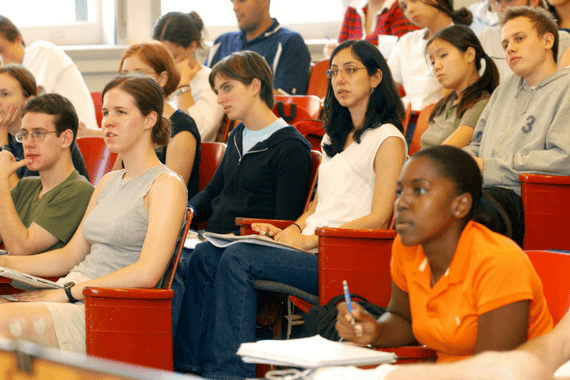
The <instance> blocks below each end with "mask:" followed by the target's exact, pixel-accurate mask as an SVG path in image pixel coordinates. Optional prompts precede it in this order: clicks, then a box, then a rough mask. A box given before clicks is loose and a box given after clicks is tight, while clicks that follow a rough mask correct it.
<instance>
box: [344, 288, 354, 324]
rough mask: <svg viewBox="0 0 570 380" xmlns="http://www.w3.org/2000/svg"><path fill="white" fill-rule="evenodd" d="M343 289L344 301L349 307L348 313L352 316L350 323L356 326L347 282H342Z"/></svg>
mask: <svg viewBox="0 0 570 380" xmlns="http://www.w3.org/2000/svg"><path fill="white" fill-rule="evenodd" d="M342 288H343V289H344V300H345V301H346V306H348V312H349V313H350V315H351V316H352V319H351V321H350V323H351V324H352V325H353V326H354V316H353V315H352V301H351V300H350V292H349V291H348V283H347V282H346V280H344V281H343V282H342Z"/></svg>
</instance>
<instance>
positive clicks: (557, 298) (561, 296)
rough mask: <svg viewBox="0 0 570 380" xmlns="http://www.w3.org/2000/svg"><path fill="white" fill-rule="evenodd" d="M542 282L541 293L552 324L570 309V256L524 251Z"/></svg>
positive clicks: (560, 253) (559, 253)
mask: <svg viewBox="0 0 570 380" xmlns="http://www.w3.org/2000/svg"><path fill="white" fill-rule="evenodd" d="M526 254H527V255H528V258H529V259H530V261H531V262H532V265H533V266H534V269H535V270H536V272H537V273H538V276H539V277H540V279H541V281H542V287H543V293H544V296H545V297H546V303H547V304H548V309H549V310H550V315H552V319H553V320H554V324H556V323H558V321H560V319H562V317H563V316H564V314H566V312H567V311H568V309H569V308H570V291H569V290H570V276H568V273H570V254H569V253H563V252H552V251H526Z"/></svg>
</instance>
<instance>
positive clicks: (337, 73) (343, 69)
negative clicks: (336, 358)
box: [174, 40, 406, 379]
mask: <svg viewBox="0 0 570 380" xmlns="http://www.w3.org/2000/svg"><path fill="white" fill-rule="evenodd" d="M216 67H218V66H216ZM212 73H216V68H214V71H213V72H212ZM214 75H215V74H214ZM328 76H329V78H331V80H330V82H329V85H328V90H327V95H326V97H325V110H326V113H327V115H326V120H327V122H326V124H325V125H326V127H325V130H326V132H327V134H326V135H325V138H324V140H323V149H324V152H325V155H324V157H323V162H322V163H321V165H320V167H319V186H318V193H317V195H316V197H315V200H314V201H313V202H312V203H311V206H310V207H309V209H308V210H307V211H306V212H305V213H304V214H303V215H302V216H301V217H300V218H298V219H297V220H296V222H295V223H294V224H292V225H291V226H290V227H287V228H286V229H284V230H280V229H278V228H276V227H274V226H272V225H269V224H254V225H253V226H252V227H253V229H254V230H256V231H258V232H260V233H264V234H268V235H270V236H273V237H274V239H275V240H276V241H279V242H283V243H288V244H290V245H293V246H295V247H298V248H301V249H304V250H310V249H314V248H316V247H317V236H315V235H314V230H315V228H316V227H317V226H322V225H323V224H324V223H325V222H326V223H328V225H329V226H331V227H338V226H342V227H349V228H387V227H388V224H389V222H390V218H391V215H392V205H393V201H394V190H395V186H396V178H397V176H398V172H399V171H400V168H401V167H402V164H403V162H404V159H405V156H406V144H405V142H404V137H403V135H402V119H403V116H404V107H403V105H402V103H401V101H400V99H399V97H398V91H397V89H396V87H395V85H394V82H393V81H392V77H391V74H390V70H389V69H388V66H387V64H386V62H385V61H384V58H383V57H382V54H380V52H379V51H378V49H377V48H376V47H375V46H373V45H372V44H370V43H369V42H368V41H362V40H360V41H354V40H351V41H346V42H344V43H342V44H341V45H339V46H338V47H337V48H336V49H335V51H334V52H333V54H332V60H331V66H330V70H329V71H328ZM214 78H215V79H214V80H215V88H216V90H217V91H219V92H221V91H226V90H225V86H231V83H229V82H227V81H226V80H225V79H223V77H220V76H215V77H214ZM222 96H223V95H222ZM227 106H230V107H233V105H230V104H227ZM230 112H231V111H230ZM187 268H188V272H187V275H186V281H187V282H186V291H185V293H184V302H183V305H182V310H181V313H180V322H179V325H178V330H177V334H176V338H175V346H174V348H175V349H174V358H175V368H178V369H182V370H190V371H195V372H199V373H202V375H203V376H204V377H207V378H216V379H218V378H224V379H227V378H246V377H248V378H249V377H253V375H254V370H253V369H254V366H253V365H252V364H245V363H244V362H242V360H241V359H240V358H239V357H238V356H237V355H236V351H237V349H238V347H239V345H240V343H243V342H252V341H254V340H255V321H256V317H255V316H256V313H257V308H256V303H257V299H256V291H255V289H254V281H255V280H271V281H278V282H282V283H286V284H289V285H292V286H294V287H297V288H300V289H302V290H304V291H307V292H309V293H312V294H317V293H318V284H317V283H318V259H317V256H316V255H313V254H310V253H304V252H299V251H296V252H294V251H290V250H285V249H281V248H273V247H262V246H252V245H249V244H243V243H242V244H234V245H232V246H230V247H228V248H226V249H219V248H216V247H214V246H213V245H212V244H211V243H202V244H199V245H197V246H196V249H195V250H194V252H193V253H192V255H190V258H189V262H188V265H187Z"/></svg>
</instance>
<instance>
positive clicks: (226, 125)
mask: <svg viewBox="0 0 570 380" xmlns="http://www.w3.org/2000/svg"><path fill="white" fill-rule="evenodd" d="M240 121H241V120H230V119H229V118H228V115H224V117H223V119H222V122H221V123H220V127H219V128H218V132H217V133H216V138H215V140H214V141H216V142H221V143H225V142H227V141H228V136H229V135H230V132H231V131H232V130H233V129H234V128H235V126H236V125H238V124H239V123H240ZM204 143H205V142H202V144H204Z"/></svg>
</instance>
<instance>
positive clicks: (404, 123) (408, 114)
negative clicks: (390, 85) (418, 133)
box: [402, 103, 412, 136]
mask: <svg viewBox="0 0 570 380" xmlns="http://www.w3.org/2000/svg"><path fill="white" fill-rule="evenodd" d="M411 119H412V103H408V106H407V107H406V113H405V114H404V120H402V127H403V129H404V136H405V135H406V132H408V125H410V120H411Z"/></svg>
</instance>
